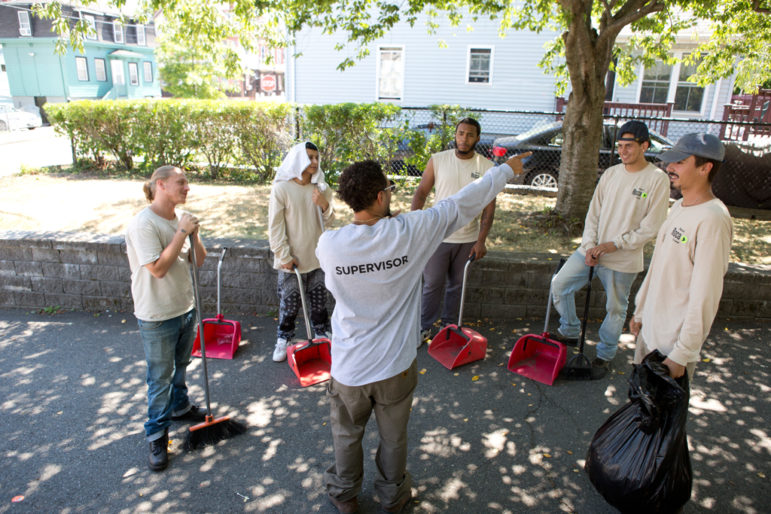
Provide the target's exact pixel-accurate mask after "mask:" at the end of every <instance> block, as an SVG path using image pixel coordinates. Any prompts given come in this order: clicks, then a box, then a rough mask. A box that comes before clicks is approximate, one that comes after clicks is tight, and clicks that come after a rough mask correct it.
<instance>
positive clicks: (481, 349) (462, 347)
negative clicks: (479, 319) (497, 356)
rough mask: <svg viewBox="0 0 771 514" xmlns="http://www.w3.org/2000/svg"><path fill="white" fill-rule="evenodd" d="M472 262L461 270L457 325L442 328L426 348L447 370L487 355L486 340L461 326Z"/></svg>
mask: <svg viewBox="0 0 771 514" xmlns="http://www.w3.org/2000/svg"><path fill="white" fill-rule="evenodd" d="M473 260H474V257H473V256H472V257H470V258H469V260H468V262H466V266H465V267H464V268H463V285H462V286H461V292H460V313H459V314H458V324H457V325H447V326H446V327H444V328H443V329H442V330H440V331H439V333H438V334H436V335H435V336H434V338H433V339H432V340H431V344H430V345H429V346H428V354H429V355H430V356H431V357H433V358H434V359H436V360H438V361H439V363H440V364H441V365H442V366H444V367H445V368H447V369H454V368H457V367H458V366H463V365H464V364H468V363H469V362H474V361H478V360H481V359H484V358H485V354H486V353H487V338H486V337H484V336H482V335H481V334H480V333H479V332H477V331H475V330H471V329H470V328H468V327H464V326H462V325H461V322H462V320H463V300H464V299H465V296H466V276H467V275H468V267H469V265H470V264H471V263H472V261H473Z"/></svg>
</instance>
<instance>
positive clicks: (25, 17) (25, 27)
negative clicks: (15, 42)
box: [17, 11, 32, 36]
mask: <svg viewBox="0 0 771 514" xmlns="http://www.w3.org/2000/svg"><path fill="white" fill-rule="evenodd" d="M17 14H18V16H19V35H22V36H31V35H32V25H31V24H30V22H29V13H28V12H27V11H18V12H17Z"/></svg>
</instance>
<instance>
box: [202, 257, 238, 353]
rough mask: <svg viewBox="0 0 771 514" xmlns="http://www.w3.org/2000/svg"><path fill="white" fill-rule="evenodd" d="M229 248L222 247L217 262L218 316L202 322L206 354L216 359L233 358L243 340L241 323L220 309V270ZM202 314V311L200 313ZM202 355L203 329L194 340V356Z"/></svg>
mask: <svg viewBox="0 0 771 514" xmlns="http://www.w3.org/2000/svg"><path fill="white" fill-rule="evenodd" d="M226 251H227V248H223V249H222V254H221V255H220V259H219V262H218V263H217V317H216V318H208V319H205V320H203V321H202V322H201V326H203V340H204V341H205V343H204V344H206V356H207V357H210V358H214V359H232V358H233V355H235V353H236V350H237V349H238V343H240V342H241V323H239V322H238V321H231V320H229V319H225V317H224V316H223V315H222V312H221V311H220V270H221V269H222V260H223V259H224V258H225V252H226ZM199 316H200V313H199ZM200 356H201V329H200V327H199V328H198V332H197V333H196V335H195V342H193V357H200Z"/></svg>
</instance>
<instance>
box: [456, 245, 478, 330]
mask: <svg viewBox="0 0 771 514" xmlns="http://www.w3.org/2000/svg"><path fill="white" fill-rule="evenodd" d="M472 262H474V256H473V255H472V256H471V257H469V258H468V261H466V265H465V266H464V267H463V285H462V286H461V288H460V310H459V311H458V328H460V327H461V322H462V321H463V303H464V300H465V299H466V275H467V274H468V267H469V265H470V264H471V263H472Z"/></svg>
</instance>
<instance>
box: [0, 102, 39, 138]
mask: <svg viewBox="0 0 771 514" xmlns="http://www.w3.org/2000/svg"><path fill="white" fill-rule="evenodd" d="M42 124H43V120H42V119H40V115H35V114H33V113H31V112H27V111H22V110H20V109H17V108H16V107H14V106H13V105H10V104H0V131H5V130H22V129H29V130H32V129H36V128H38V127H40V126H41V125H42Z"/></svg>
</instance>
